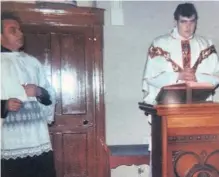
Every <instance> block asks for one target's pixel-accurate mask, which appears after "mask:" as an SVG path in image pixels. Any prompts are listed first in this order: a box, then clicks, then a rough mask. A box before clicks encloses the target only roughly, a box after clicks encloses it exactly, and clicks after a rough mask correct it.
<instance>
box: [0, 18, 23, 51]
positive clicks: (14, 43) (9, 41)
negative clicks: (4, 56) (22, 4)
mask: <svg viewBox="0 0 219 177" xmlns="http://www.w3.org/2000/svg"><path fill="white" fill-rule="evenodd" d="M1 43H2V45H3V46H4V47H6V48H8V49H11V50H18V49H20V48H21V47H22V46H23V33H22V31H21V29H20V24H19V23H18V22H17V21H16V20H3V33H2V34H1Z"/></svg>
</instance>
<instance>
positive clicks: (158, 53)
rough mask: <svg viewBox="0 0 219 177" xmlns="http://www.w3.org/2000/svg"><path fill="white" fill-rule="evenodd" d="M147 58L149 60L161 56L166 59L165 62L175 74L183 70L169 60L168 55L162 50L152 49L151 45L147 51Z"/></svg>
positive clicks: (158, 48)
mask: <svg viewBox="0 0 219 177" xmlns="http://www.w3.org/2000/svg"><path fill="white" fill-rule="evenodd" d="M148 54H149V56H150V57H151V59H153V58H154V57H157V56H162V57H164V58H165V59H166V61H168V62H170V63H171V65H172V68H173V71H175V72H180V71H182V70H183V69H182V68H181V67H180V66H179V65H178V64H176V63H175V62H174V61H173V60H172V59H171V58H170V53H169V52H167V51H164V50H163V49H162V48H160V47H154V46H153V45H152V46H151V47H150V48H149V51H148Z"/></svg>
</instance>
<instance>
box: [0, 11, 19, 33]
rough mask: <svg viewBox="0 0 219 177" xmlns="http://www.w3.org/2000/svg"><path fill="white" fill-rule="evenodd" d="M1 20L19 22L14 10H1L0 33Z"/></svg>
mask: <svg viewBox="0 0 219 177" xmlns="http://www.w3.org/2000/svg"><path fill="white" fill-rule="evenodd" d="M3 20H16V21H17V22H18V23H20V22H21V21H20V18H19V17H18V16H17V15H16V14H15V13H14V12H2V13H1V34H2V33H3Z"/></svg>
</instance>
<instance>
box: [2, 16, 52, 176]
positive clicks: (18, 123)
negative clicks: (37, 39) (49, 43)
mask: <svg viewBox="0 0 219 177" xmlns="http://www.w3.org/2000/svg"><path fill="white" fill-rule="evenodd" d="M33 42H34V41H33ZM22 46H23V33H22V31H21V29H20V24H19V19H18V18H17V17H16V16H15V15H14V14H13V13H11V12H3V13H2V14H1V120H3V122H2V126H1V135H2V139H1V140H2V142H1V171H2V173H1V174H2V177H55V168H54V162H53V151H52V146H51V142H50V136H49V131H48V125H47V124H48V123H51V122H53V118H54V107H55V104H54V103H55V92H54V89H53V88H52V87H51V85H50V84H49V82H48V81H47V79H46V76H45V73H44V70H43V67H42V65H41V64H40V62H39V61H38V60H37V59H36V58H34V57H32V56H30V55H28V54H26V53H24V52H20V51H19V49H20V48H21V47H22Z"/></svg>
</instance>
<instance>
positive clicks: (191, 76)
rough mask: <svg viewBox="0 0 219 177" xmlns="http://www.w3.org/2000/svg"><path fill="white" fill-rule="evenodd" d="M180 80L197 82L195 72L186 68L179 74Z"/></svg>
mask: <svg viewBox="0 0 219 177" xmlns="http://www.w3.org/2000/svg"><path fill="white" fill-rule="evenodd" d="M178 80H181V81H193V82H197V79H196V76H195V71H194V70H193V69H191V68H186V69H184V70H183V71H182V72H180V73H179V77H178Z"/></svg>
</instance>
